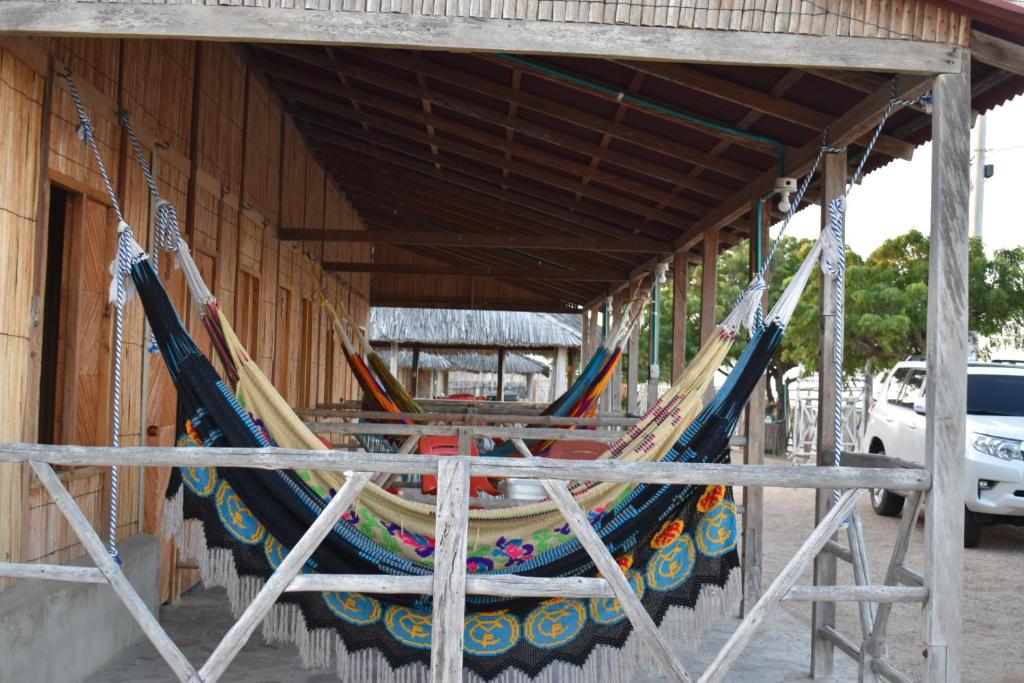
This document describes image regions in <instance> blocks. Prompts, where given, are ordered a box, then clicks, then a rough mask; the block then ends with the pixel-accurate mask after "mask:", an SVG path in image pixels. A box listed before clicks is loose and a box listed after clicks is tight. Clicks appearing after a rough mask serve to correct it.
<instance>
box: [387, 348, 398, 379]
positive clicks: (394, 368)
mask: <svg viewBox="0 0 1024 683" xmlns="http://www.w3.org/2000/svg"><path fill="white" fill-rule="evenodd" d="M388 370H390V371H391V374H392V375H394V376H395V377H398V342H391V346H390V347H389V349H388Z"/></svg>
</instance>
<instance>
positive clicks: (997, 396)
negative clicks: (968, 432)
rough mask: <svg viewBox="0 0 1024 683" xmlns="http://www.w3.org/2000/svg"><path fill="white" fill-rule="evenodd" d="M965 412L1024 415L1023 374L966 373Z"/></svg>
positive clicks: (973, 413) (972, 413)
mask: <svg viewBox="0 0 1024 683" xmlns="http://www.w3.org/2000/svg"><path fill="white" fill-rule="evenodd" d="M967 412H968V413H969V414H971V415H1008V416H1012V417H1024V375H1017V374H1012V375H1011V374H1007V375H968V376H967Z"/></svg>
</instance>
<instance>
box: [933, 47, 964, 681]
mask: <svg viewBox="0 0 1024 683" xmlns="http://www.w3.org/2000/svg"><path fill="white" fill-rule="evenodd" d="M970 73H971V70H970V62H969V57H967V58H966V59H965V62H964V65H963V70H962V71H961V73H958V74H943V75H941V76H937V77H936V78H935V85H934V90H933V95H934V103H935V108H934V113H933V114H932V139H933V146H932V222H931V248H930V253H929V256H928V331H927V340H928V341H927V373H928V386H927V388H926V390H925V391H926V405H927V420H926V423H925V464H926V466H927V467H928V469H929V470H930V471H931V473H932V488H931V491H929V492H928V495H927V496H926V506H927V511H926V513H925V544H924V583H925V586H926V587H927V588H928V601H927V602H926V603H925V609H924V622H925V623H924V645H925V657H926V659H925V667H924V680H925V683H940V682H942V683H945V682H948V681H959V680H960V666H961V662H960V648H961V643H962V642H963V637H962V625H961V617H962V614H961V612H962V604H963V594H962V591H963V571H964V567H963V564H964V562H963V560H964V557H963V552H964V551H963V538H964V514H965V512H964V511H965V508H964V492H963V481H964V447H965V444H966V414H967V352H968V345H967V326H968V310H967V261H968V253H969V252H968V249H969V240H968V213H969V204H970V200H969V197H970V135H971V131H970V126H971V116H970V113H971V112H970V102H971V86H970Z"/></svg>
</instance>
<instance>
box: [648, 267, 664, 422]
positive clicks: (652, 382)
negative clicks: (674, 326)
mask: <svg viewBox="0 0 1024 683" xmlns="http://www.w3.org/2000/svg"><path fill="white" fill-rule="evenodd" d="M660 334H661V288H660V287H657V286H655V287H654V289H653V290H652V291H651V336H650V340H649V346H648V350H649V351H650V353H649V354H648V358H649V359H650V363H651V365H650V373H649V376H648V377H649V378H648V380H647V409H648V410H650V408H651V406H653V405H654V404H655V403H656V402H657V400H658V379H659V377H660V376H661V368H660V367H659V366H658V352H659V349H658V335H660Z"/></svg>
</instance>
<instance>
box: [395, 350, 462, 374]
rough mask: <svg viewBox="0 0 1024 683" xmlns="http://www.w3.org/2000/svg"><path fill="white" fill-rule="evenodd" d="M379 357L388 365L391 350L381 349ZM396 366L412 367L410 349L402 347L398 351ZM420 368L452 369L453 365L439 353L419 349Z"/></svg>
mask: <svg viewBox="0 0 1024 683" xmlns="http://www.w3.org/2000/svg"><path fill="white" fill-rule="evenodd" d="M378 353H380V357H381V358H383V359H384V362H385V363H387V364H388V365H390V364H391V352H390V351H381V350H378ZM398 367H399V368H403V369H405V368H411V367H412V351H410V350H408V349H402V350H401V351H399V352H398ZM419 369H420V370H454V369H455V366H453V365H452V363H451V361H450V360H448V359H447V358H445V357H444V356H442V355H441V354H439V353H430V352H429V351H420V364H419Z"/></svg>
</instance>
